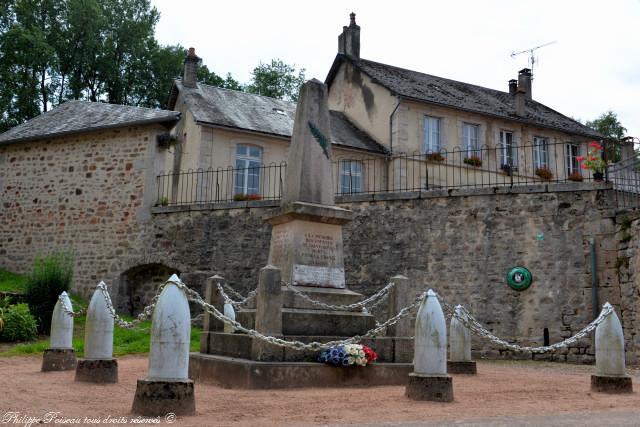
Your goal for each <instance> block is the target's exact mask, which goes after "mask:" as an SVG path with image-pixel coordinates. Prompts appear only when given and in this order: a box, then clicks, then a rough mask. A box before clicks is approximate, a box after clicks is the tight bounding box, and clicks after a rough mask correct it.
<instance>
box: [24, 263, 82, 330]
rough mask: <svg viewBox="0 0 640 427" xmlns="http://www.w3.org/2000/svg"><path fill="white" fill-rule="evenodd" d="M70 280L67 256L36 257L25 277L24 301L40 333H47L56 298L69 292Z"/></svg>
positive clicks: (71, 268) (71, 266)
mask: <svg viewBox="0 0 640 427" xmlns="http://www.w3.org/2000/svg"><path fill="white" fill-rule="evenodd" d="M72 280H73V259H72V257H71V256H70V255H69V254H65V253H58V254H52V255H49V256H46V257H40V256H38V257H36V259H35V261H34V264H33V269H32V270H31V273H29V275H28V276H27V283H26V289H25V299H26V301H27V303H28V304H29V307H31V310H32V312H33V313H34V315H35V317H36V320H37V322H38V330H39V331H40V332H41V333H48V332H49V329H50V328H51V315H52V314H53V308H54V306H55V305H56V302H57V301H58V296H59V295H60V294H61V293H62V292H63V291H68V290H69V288H70V287H71V281H72Z"/></svg>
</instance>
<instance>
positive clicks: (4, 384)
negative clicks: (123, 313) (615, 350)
mask: <svg viewBox="0 0 640 427" xmlns="http://www.w3.org/2000/svg"><path fill="white" fill-rule="evenodd" d="M40 364H41V359H40V358H37V357H11V358H0V390H1V391H2V393H1V394H0V417H2V418H0V423H5V424H7V425H29V421H30V418H33V419H36V420H37V419H41V420H43V422H42V424H47V419H44V418H43V416H44V414H46V413H57V415H56V417H57V418H56V419H55V420H51V422H50V423H51V424H53V423H54V421H55V424H56V425H62V424H63V423H64V424H67V425H69V424H71V425H96V424H98V422H96V423H91V422H90V421H91V419H94V420H96V421H99V424H106V421H109V423H110V424H120V425H122V424H124V423H128V424H130V425H134V424H137V425H140V424H141V423H140V422H138V423H135V421H149V420H141V419H139V418H136V416H134V415H131V414H130V412H129V411H130V408H131V403H132V402H133V396H134V393H135V388H136V379H137V378H142V377H144V376H145V375H146V371H147V358H146V357H144V356H131V357H123V358H120V359H119V365H120V382H119V383H118V384H111V385H93V384H84V383H75V382H74V380H73V378H74V372H73V371H68V372H49V373H42V372H40ZM593 369H594V368H593V367H592V366H576V365H566V364H556V363H548V362H484V361H481V362H478V375H477V376H454V379H453V385H454V395H455V401H454V402H452V403H448V404H447V403H435V402H414V401H410V400H408V399H406V398H405V397H404V395H403V394H404V387H395V386H393V387H370V388H344V389H291V390H259V391H250V390H227V389H222V388H218V387H215V386H208V385H203V384H196V389H195V390H196V409H197V412H198V414H197V415H196V416H192V417H179V418H178V419H177V420H171V419H169V421H173V424H174V425H177V426H318V425H327V426H333V425H341V426H342V425H352V426H371V427H373V426H420V425H424V426H507V425H508V426H540V425H543V426H547V425H551V426H573V425H576V426H577V425H579V426H582V427H586V426H592V425H593V426H596V425H598V426H600V425H615V426H632V425H640V395H639V394H638V393H637V392H634V393H632V394H627V395H607V394H599V393H592V392H591V391H590V390H589V383H590V374H591V372H592V371H593ZM630 373H631V374H632V375H633V377H634V379H633V381H634V387H635V388H636V389H638V387H640V374H639V372H638V370H630ZM20 417H22V418H20ZM85 417H86V418H87V419H85ZM107 417H109V418H108V419H107ZM152 421H157V422H158V423H159V424H161V425H166V424H168V422H167V420H165V419H164V418H160V419H156V420H152ZM32 425H38V424H37V421H35V422H34V423H33V424H32ZM143 425H144V424H143ZM146 425H148V423H147V424H146Z"/></svg>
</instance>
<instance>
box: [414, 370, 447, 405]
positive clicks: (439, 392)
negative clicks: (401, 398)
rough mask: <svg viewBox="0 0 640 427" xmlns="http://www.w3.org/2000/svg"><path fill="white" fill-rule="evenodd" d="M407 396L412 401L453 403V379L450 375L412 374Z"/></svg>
mask: <svg viewBox="0 0 640 427" xmlns="http://www.w3.org/2000/svg"><path fill="white" fill-rule="evenodd" d="M405 396H407V397H408V398H409V399H411V400H430V401H434V402H452V401H453V384H452V381H451V377H450V376H449V375H420V374H416V373H415V372H412V373H410V374H409V382H408V383H407V388H406V389H405Z"/></svg>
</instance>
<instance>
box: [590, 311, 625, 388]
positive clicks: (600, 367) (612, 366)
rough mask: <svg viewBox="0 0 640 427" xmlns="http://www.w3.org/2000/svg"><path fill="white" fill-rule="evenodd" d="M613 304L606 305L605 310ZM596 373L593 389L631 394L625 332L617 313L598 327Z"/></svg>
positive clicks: (592, 380) (612, 313)
mask: <svg viewBox="0 0 640 427" xmlns="http://www.w3.org/2000/svg"><path fill="white" fill-rule="evenodd" d="M610 307H611V304H609V303H605V304H604V306H603V310H604V309H609V308H610ZM595 341H596V373H595V375H591V389H592V390H593V391H601V392H606V393H631V392H632V391H633V384H632V382H631V377H629V376H628V375H627V374H626V370H625V353H624V332H623V330H622V325H621V324H620V319H618V315H617V314H616V312H615V311H612V312H611V313H610V314H609V316H607V318H606V319H605V320H604V321H603V322H602V323H600V324H599V325H598V326H597V327H596V339H595Z"/></svg>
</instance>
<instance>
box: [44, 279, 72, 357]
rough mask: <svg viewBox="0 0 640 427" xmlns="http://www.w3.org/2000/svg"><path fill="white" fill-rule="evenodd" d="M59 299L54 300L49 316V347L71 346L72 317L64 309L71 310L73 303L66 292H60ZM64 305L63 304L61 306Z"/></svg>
mask: <svg viewBox="0 0 640 427" xmlns="http://www.w3.org/2000/svg"><path fill="white" fill-rule="evenodd" d="M60 297H61V299H62V301H61V300H60V299H58V301H56V305H55V307H54V308H53V315H52V316H51V336H50V339H49V348H72V345H71V342H72V340H73V317H72V316H70V315H69V314H67V313H66V312H65V310H64V308H66V309H67V310H68V311H73V305H72V304H71V300H70V299H69V295H67V293H66V292H64V291H63V292H62V293H61V294H60ZM63 305H64V306H63Z"/></svg>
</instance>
